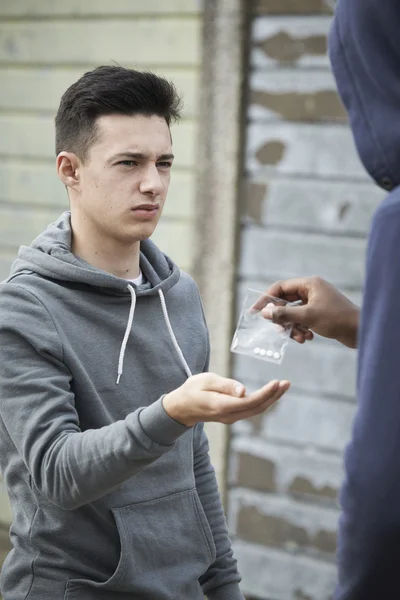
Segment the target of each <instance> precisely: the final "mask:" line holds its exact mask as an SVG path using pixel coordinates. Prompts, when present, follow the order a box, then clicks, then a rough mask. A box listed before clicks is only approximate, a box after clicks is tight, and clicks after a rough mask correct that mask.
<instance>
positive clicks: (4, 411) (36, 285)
mask: <svg viewBox="0 0 400 600" xmlns="http://www.w3.org/2000/svg"><path fill="white" fill-rule="evenodd" d="M140 260H141V269H142V272H143V274H144V276H145V278H146V280H147V282H148V283H147V285H144V286H141V287H138V288H137V287H135V286H134V285H129V287H128V283H127V282H126V281H125V280H123V279H119V278H117V277H114V276H113V275H110V274H107V273H105V272H103V271H100V270H98V269H95V268H94V267H92V266H90V265H88V264H86V263H84V262H83V261H82V260H80V259H78V258H77V257H76V256H74V255H73V254H72V253H71V229H70V215H69V213H64V214H63V215H62V216H61V217H60V219H59V220H58V221H57V222H56V223H54V224H52V225H50V226H49V228H48V229H47V230H46V231H45V232H44V233H43V234H42V235H40V236H39V237H38V238H37V239H36V240H35V241H34V242H33V243H32V245H31V246H30V247H22V248H21V249H20V252H19V257H18V259H17V260H16V262H15V263H14V265H13V268H12V273H11V276H10V278H9V279H8V280H7V282H5V283H3V284H2V285H1V286H0V416H1V419H0V467H1V472H2V475H3V477H4V481H5V483H6V485H7V489H8V491H9V495H10V500H11V505H12V510H13V515H14V521H13V524H12V526H11V531H10V535H11V541H12V544H13V550H12V551H11V552H10V554H9V556H8V557H7V559H6V561H5V564H4V567H3V570H2V573H1V591H2V594H3V597H4V600H118V599H121V600H128V599H129V600H178V599H182V600H201V599H202V598H203V593H205V594H207V596H208V598H210V599H212V600H217V599H219V600H243V596H242V594H241V592H240V590H239V587H238V582H239V580H240V578H239V575H238V572H237V568H236V561H235V559H234V558H233V557H232V550H231V543H230V540H229V537H228V534H227V529H226V524H225V518H224V514H223V510H222V507H221V502H220V498H219V495H218V490H217V485H216V480H215V475H214V471H213V468H212V466H211V465H210V461H209V456H208V442H207V437H206V435H205V433H204V430H203V425H202V424H198V425H197V426H196V427H195V428H186V427H184V426H183V425H181V424H180V423H177V422H176V421H174V420H172V419H171V418H170V417H169V416H168V415H167V414H166V412H165V411H164V409H163V406H162V400H161V399H162V396H163V395H164V394H166V393H168V392H170V391H171V390H173V389H175V388H177V387H179V386H180V385H182V383H183V382H184V381H185V379H186V377H187V376H189V375H190V373H193V374H195V373H200V372H202V371H204V370H206V369H207V368H208V356H209V347H208V334H207V329H206V325H205V322H204V317H203V313H202V307H201V302H200V298H199V294H198V290H197V288H196V285H195V284H194V282H193V281H192V279H191V278H190V277H189V276H188V275H186V274H185V273H181V272H180V271H179V270H178V268H177V267H176V266H175V265H174V264H173V263H172V262H171V261H170V260H169V259H168V258H167V257H166V256H165V255H163V254H162V253H161V252H160V251H159V250H158V249H157V248H156V246H155V245H154V244H153V243H152V242H151V241H145V242H143V243H142V246H141V259H140ZM117 379H118V380H119V382H118V384H117Z"/></svg>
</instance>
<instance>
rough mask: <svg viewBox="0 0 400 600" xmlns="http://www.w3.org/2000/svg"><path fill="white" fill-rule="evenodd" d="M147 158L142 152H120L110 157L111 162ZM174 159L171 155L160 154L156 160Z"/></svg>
mask: <svg viewBox="0 0 400 600" xmlns="http://www.w3.org/2000/svg"><path fill="white" fill-rule="evenodd" d="M148 158H149V156H148V155H147V154H143V152H120V153H119V154H116V155H115V156H113V157H112V159H111V160H118V159H129V160H131V159H132V160H147V159H148ZM174 158H175V157H174V155H173V154H161V156H159V157H158V158H157V160H173V159H174Z"/></svg>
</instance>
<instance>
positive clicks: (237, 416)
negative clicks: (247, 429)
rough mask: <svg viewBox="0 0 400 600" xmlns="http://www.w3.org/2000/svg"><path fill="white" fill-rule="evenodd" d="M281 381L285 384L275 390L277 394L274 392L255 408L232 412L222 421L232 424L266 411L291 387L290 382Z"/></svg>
mask: <svg viewBox="0 0 400 600" xmlns="http://www.w3.org/2000/svg"><path fill="white" fill-rule="evenodd" d="M281 383H282V384H283V383H284V384H285V385H282V386H280V387H279V389H278V391H277V392H275V394H273V395H272V396H271V397H270V398H268V400H266V401H265V402H262V403H261V404H259V405H258V406H256V407H255V408H253V409H251V410H244V411H239V412H236V413H232V414H231V415H229V416H228V417H226V419H224V420H223V421H222V422H223V423H225V424H232V423H236V422H237V421H242V420H243V419H249V418H251V417H254V416H255V415H259V414H262V413H263V412H266V411H267V410H268V409H270V408H271V407H272V406H273V405H274V404H276V402H277V401H278V400H280V398H282V396H283V395H284V394H285V393H286V392H287V390H288V389H289V387H290V384H289V382H281Z"/></svg>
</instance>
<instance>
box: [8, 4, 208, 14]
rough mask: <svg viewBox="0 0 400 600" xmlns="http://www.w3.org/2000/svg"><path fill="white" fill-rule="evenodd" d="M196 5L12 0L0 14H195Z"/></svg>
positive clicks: (197, 8)
mask: <svg viewBox="0 0 400 600" xmlns="http://www.w3.org/2000/svg"><path fill="white" fill-rule="evenodd" d="M198 12H199V6H198V3H197V2H194V1H193V0H168V2H161V3H160V0H146V3H143V0H113V2H109V0H86V1H85V2H82V1H81V0H70V1H69V2H68V3H65V2H54V0H35V2H26V0H13V2H2V3H1V4H0V16H1V17H25V18H32V17H48V16H58V17H59V16H63V17H64V16H74V17H75V16H100V15H102V16H103V15H104V16H115V15H132V16H134V15H143V14H145V15H155V16H158V15H160V14H166V15H170V14H177V15H178V14H179V15H181V14H184V15H193V14H198Z"/></svg>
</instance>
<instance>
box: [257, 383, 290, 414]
mask: <svg viewBox="0 0 400 600" xmlns="http://www.w3.org/2000/svg"><path fill="white" fill-rule="evenodd" d="M289 387H290V383H289V381H286V380H285V381H279V382H278V385H274V387H273V388H272V389H271V388H270V386H269V384H267V385H265V386H264V387H262V388H260V389H259V390H256V391H255V392H253V393H252V394H250V396H248V399H249V401H250V402H251V406H250V405H249V408H253V407H254V408H255V407H257V406H260V405H261V404H263V403H264V402H268V401H269V400H270V399H271V398H274V397H275V395H276V394H279V393H280V392H281V391H282V393H284V392H286V391H287V390H288V389H289Z"/></svg>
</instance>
